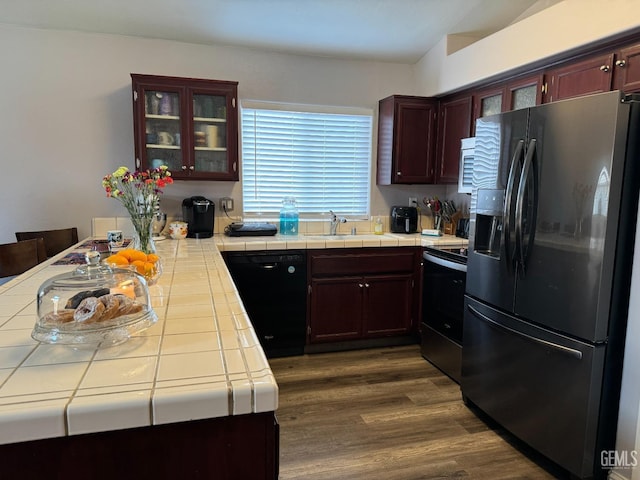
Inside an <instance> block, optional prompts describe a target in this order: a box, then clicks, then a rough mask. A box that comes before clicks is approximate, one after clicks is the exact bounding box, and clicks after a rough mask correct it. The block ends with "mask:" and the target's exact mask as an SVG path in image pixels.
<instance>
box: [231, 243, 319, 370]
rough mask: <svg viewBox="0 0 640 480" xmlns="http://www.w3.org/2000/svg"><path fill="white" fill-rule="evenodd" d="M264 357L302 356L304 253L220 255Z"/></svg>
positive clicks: (305, 310) (305, 324)
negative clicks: (264, 354) (229, 273)
mask: <svg viewBox="0 0 640 480" xmlns="http://www.w3.org/2000/svg"><path fill="white" fill-rule="evenodd" d="M223 257H224V259H225V262H226V264H227V267H228V268H229V271H230V272H231V276H232V278H233V281H234V283H235V284H236V287H237V289H238V293H239V294H240V298H241V299H242V303H243V304H244V307H245V309H246V310H247V313H248V314H249V319H250V320H251V323H252V324H253V328H254V329H255V331H256V334H257V335H258V338H259V340H260V344H261V345H262V348H263V349H264V351H265V353H266V355H267V357H270V358H273V357H284V356H289V355H301V354H303V353H304V346H305V342H306V332H307V258H306V252H305V251H304V250H260V251H251V252H246V251H245V252H223Z"/></svg>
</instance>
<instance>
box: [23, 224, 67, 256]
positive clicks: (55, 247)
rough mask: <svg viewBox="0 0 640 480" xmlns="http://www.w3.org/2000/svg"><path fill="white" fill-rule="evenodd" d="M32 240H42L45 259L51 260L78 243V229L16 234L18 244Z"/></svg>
mask: <svg viewBox="0 0 640 480" xmlns="http://www.w3.org/2000/svg"><path fill="white" fill-rule="evenodd" d="M32 238H42V239H44V247H45V249H46V251H47V257H49V258H51V257H53V256H54V255H56V254H58V253H60V252H61V251H62V250H64V249H66V248H69V247H70V246H72V245H75V244H76V243H78V229H77V228H76V227H72V228H62V229H60V230H41V231H39V232H16V239H17V240H18V241H19V242H20V241H22V240H30V239H32Z"/></svg>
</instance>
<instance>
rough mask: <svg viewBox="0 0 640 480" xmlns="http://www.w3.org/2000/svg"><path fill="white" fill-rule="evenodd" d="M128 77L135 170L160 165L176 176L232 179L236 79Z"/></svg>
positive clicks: (235, 159) (235, 150)
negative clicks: (130, 88)
mask: <svg viewBox="0 0 640 480" xmlns="http://www.w3.org/2000/svg"><path fill="white" fill-rule="evenodd" d="M131 79H132V89H133V126H134V137H135V155H136V168H137V169H142V170H146V169H147V168H156V167H159V166H160V165H166V166H167V167H169V170H170V171H171V173H172V176H173V178H175V179H178V180H232V181H237V180H238V178H239V175H238V173H239V163H238V110H237V105H236V104H237V100H236V99H237V90H238V82H229V81H219V80H201V79H193V78H179V77H161V76H154V75H139V74H131Z"/></svg>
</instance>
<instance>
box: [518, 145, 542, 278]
mask: <svg viewBox="0 0 640 480" xmlns="http://www.w3.org/2000/svg"><path fill="white" fill-rule="evenodd" d="M535 152H536V139H535V138H532V139H531V141H530V142H529V148H528V149H527V154H526V156H525V158H524V165H523V166H522V172H521V174H520V184H519V185H518V193H517V197H516V215H515V216H516V228H515V229H516V252H518V259H517V262H518V263H519V264H520V267H521V268H522V271H523V272H524V271H525V264H526V260H527V258H526V257H527V255H526V250H525V245H524V231H523V230H524V228H523V224H522V211H523V209H524V208H525V206H524V193H525V190H526V188H527V184H528V182H529V177H530V175H531V171H532V167H533V158H534V154H535ZM533 181H534V182H535V184H534V188H533V190H534V195H535V196H537V195H538V185H537V182H538V179H537V178H536V176H535V175H534V177H533ZM533 203H534V205H537V203H538V199H537V198H534V199H533ZM532 220H533V219H529V223H530V225H529V230H530V232H531V233H530V234H529V235H530V236H531V235H533V230H534V225H533V223H532ZM530 240H531V239H529V242H530ZM529 242H528V243H529Z"/></svg>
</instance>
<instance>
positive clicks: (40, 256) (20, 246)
mask: <svg viewBox="0 0 640 480" xmlns="http://www.w3.org/2000/svg"><path fill="white" fill-rule="evenodd" d="M46 259H47V254H46V252H45V248H44V240H43V239H42V238H33V239H30V240H24V241H22V242H16V243H5V244H3V245H0V278H2V277H11V276H13V275H20V274H21V273H23V272H26V271H27V270H29V269H30V268H32V267H35V266H36V265H37V264H39V263H41V262H44V261H45V260H46Z"/></svg>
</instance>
